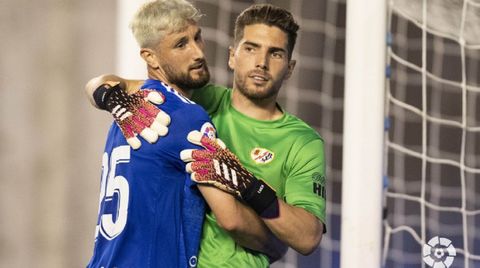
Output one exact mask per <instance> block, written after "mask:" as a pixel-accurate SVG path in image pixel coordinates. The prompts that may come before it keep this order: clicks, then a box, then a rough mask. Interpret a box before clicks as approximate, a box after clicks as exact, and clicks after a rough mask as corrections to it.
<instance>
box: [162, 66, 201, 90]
mask: <svg viewBox="0 0 480 268" xmlns="http://www.w3.org/2000/svg"><path fill="white" fill-rule="evenodd" d="M203 67H204V71H203V72H200V73H199V76H198V77H197V78H193V77H192V75H191V73H190V72H189V71H190V69H191V68H190V67H189V68H188V71H187V72H182V71H180V70H178V69H177V68H175V67H173V66H172V65H170V64H164V65H163V66H162V68H163V70H165V74H166V75H167V77H168V80H169V81H170V83H172V84H174V85H176V86H178V87H179V88H181V89H183V90H190V89H197V88H201V87H203V86H205V85H206V84H207V83H208V81H210V72H209V71H208V66H207V63H206V62H205V61H204V62H203Z"/></svg>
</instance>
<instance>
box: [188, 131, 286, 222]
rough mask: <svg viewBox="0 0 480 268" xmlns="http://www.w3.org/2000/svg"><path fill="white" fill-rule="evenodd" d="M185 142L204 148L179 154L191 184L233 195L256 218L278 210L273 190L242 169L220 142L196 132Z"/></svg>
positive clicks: (235, 157)
mask: <svg viewBox="0 0 480 268" xmlns="http://www.w3.org/2000/svg"><path fill="white" fill-rule="evenodd" d="M187 139H188V140H189V141H190V142H191V143H194V144H197V145H200V146H203V147H204V148H205V149H204V150H183V151H182V152H180V158H181V159H182V160H183V161H184V162H188V164H187V166H186V170H187V172H189V173H191V174H192V175H191V178H192V180H193V181H195V182H197V183H199V184H207V185H213V186H215V187H216V188H219V189H221V190H223V191H226V192H228V193H231V194H234V195H236V196H237V197H238V198H240V199H241V200H243V201H244V202H245V203H246V204H248V205H249V206H250V207H251V208H252V209H253V210H255V212H257V213H258V214H259V215H261V214H262V213H263V212H264V211H265V210H266V209H267V208H269V207H272V206H273V207H275V205H276V206H277V208H278V204H277V196H276V194H275V190H273V189H272V188H271V187H270V186H269V185H268V184H266V183H265V182H264V181H262V180H260V179H257V178H256V177H255V176H254V175H253V174H252V173H250V172H249V171H248V170H247V169H245V168H244V167H243V166H242V164H241V163H240V161H239V160H238V158H237V156H236V155H234V154H233V153H232V152H231V151H230V150H228V149H227V148H226V146H225V144H224V143H223V142H222V141H221V140H220V139H211V138H209V137H207V136H205V135H202V133H200V132H199V131H196V130H195V131H192V132H190V133H189V134H188V136H187ZM272 203H275V205H272Z"/></svg>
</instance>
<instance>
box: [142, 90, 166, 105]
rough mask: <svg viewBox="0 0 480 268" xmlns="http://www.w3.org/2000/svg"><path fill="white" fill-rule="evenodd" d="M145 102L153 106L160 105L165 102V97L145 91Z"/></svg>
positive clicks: (156, 92) (158, 93)
mask: <svg viewBox="0 0 480 268" xmlns="http://www.w3.org/2000/svg"><path fill="white" fill-rule="evenodd" d="M144 94H146V96H145V97H146V100H148V101H150V102H152V103H155V104H162V103H164V102H165V96H163V94H162V93H160V92H158V91H153V90H145V93H144Z"/></svg>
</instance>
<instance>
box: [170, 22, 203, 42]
mask: <svg viewBox="0 0 480 268" xmlns="http://www.w3.org/2000/svg"><path fill="white" fill-rule="evenodd" d="M200 33H201V28H200V26H198V24H197V23H196V22H194V21H189V22H188V23H186V24H185V26H183V27H181V28H178V29H172V30H171V31H169V32H167V33H166V34H165V36H164V37H163V40H162V41H163V42H167V43H169V42H175V41H177V40H179V39H181V38H194V37H195V36H196V35H198V34H200Z"/></svg>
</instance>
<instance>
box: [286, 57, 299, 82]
mask: <svg viewBox="0 0 480 268" xmlns="http://www.w3.org/2000/svg"><path fill="white" fill-rule="evenodd" d="M296 64H297V61H296V60H290V61H289V62H288V71H287V75H286V76H285V79H288V78H290V76H291V75H292V73H293V69H295V65H296Z"/></svg>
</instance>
